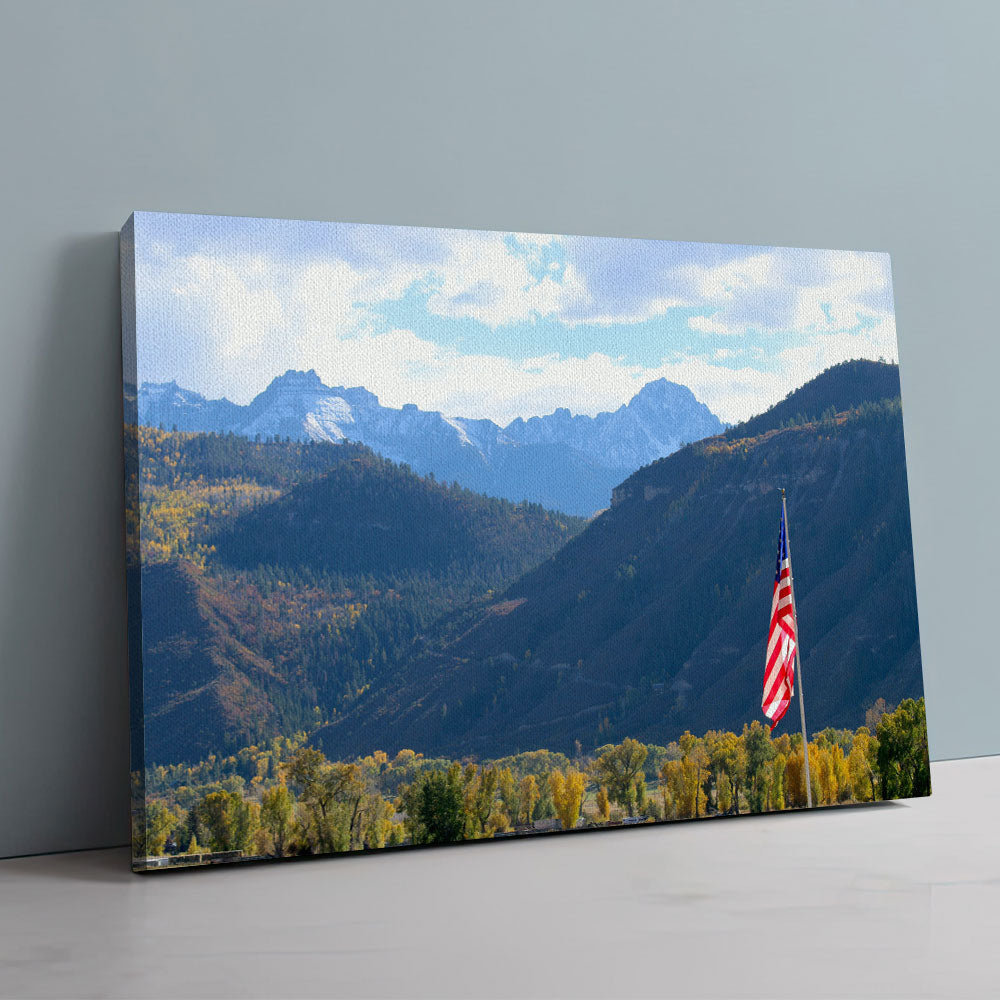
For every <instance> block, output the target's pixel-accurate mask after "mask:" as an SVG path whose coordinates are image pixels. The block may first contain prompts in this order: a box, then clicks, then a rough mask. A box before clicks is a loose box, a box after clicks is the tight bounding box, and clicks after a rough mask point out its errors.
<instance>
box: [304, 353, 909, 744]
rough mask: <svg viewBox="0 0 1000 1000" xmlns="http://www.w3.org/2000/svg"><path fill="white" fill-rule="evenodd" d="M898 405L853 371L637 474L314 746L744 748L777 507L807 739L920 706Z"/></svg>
mask: <svg viewBox="0 0 1000 1000" xmlns="http://www.w3.org/2000/svg"><path fill="white" fill-rule="evenodd" d="M886 392H890V393H892V395H890V396H889V397H886V396H885V395H884V394H885V393H886ZM896 393H898V374H897V370H896V368H895V366H891V365H881V364H874V363H871V362H849V363H846V364H844V365H840V366H837V367H836V368H833V369H831V370H829V371H828V372H826V373H824V374H823V375H821V376H819V377H818V378H817V379H815V380H813V382H810V383H809V384H807V385H806V386H804V387H803V388H802V389H801V390H799V391H798V392H797V393H794V394H792V395H791V396H790V397H789V398H788V399H786V400H785V401H783V402H782V403H780V404H778V405H777V406H776V407H774V408H773V409H772V410H771V411H769V412H768V413H767V414H764V415H763V416H761V417H759V418H756V419H755V420H753V421H750V422H748V423H747V424H746V425H744V426H743V428H742V429H741V428H734V429H732V430H730V431H729V432H727V433H725V434H724V435H721V436H720V437H717V438H710V439H707V440H705V441H702V442H699V443H697V444H694V445H691V446H689V447H687V448H685V449H682V450H681V451H679V452H677V453H675V454H674V455H671V456H669V457H668V458H665V459H662V460H660V461H658V462H655V463H653V464H652V465H650V466H647V467H646V468H644V469H642V470H640V471H639V472H637V473H636V474H635V475H633V476H631V477H630V478H629V479H628V480H626V482H624V483H623V484H622V485H621V486H620V487H619V488H618V489H617V490H616V491H615V502H614V504H613V506H612V508H611V509H610V510H608V511H607V512H605V513H604V514H602V515H601V516H600V517H599V518H597V519H595V520H594V521H593V522H591V524H590V525H589V526H588V528H587V529H586V530H585V531H584V532H583V533H582V534H581V535H579V536H578V537H577V538H575V539H574V540H573V541H571V542H569V543H568V544H567V545H566V546H565V547H564V548H563V549H561V550H560V551H559V553H558V554H557V555H556V556H555V558H554V559H551V560H548V561H546V562H545V563H544V564H542V565H540V566H539V567H538V568H537V569H535V570H534V571H532V572H529V573H528V574H526V575H525V576H524V577H523V578H522V579H520V580H519V581H517V582H516V583H515V584H513V585H512V586H511V587H510V588H509V589H508V590H507V591H506V592H505V593H504V594H503V595H502V599H501V600H498V601H497V602H495V603H494V604H492V605H490V606H489V607H486V608H484V609H481V610H473V611H471V612H470V611H465V612H464V613H462V614H457V615H455V616H454V617H452V618H450V619H448V620H447V621H445V622H444V623H442V624H441V626H440V627H439V628H438V629H437V630H436V632H435V634H434V635H433V636H432V637H430V638H429V639H428V641H427V643H426V645H425V649H424V651H423V652H422V653H421V655H419V656H418V657H416V658H414V659H413V660H412V661H407V662H405V663H403V664H401V666H400V668H399V669H398V670H396V671H394V672H390V673H387V674H386V675H385V677H384V678H383V679H382V680H381V682H380V683H379V684H378V685H374V686H373V688H372V689H371V690H370V691H369V692H367V693H366V696H365V698H363V699H362V700H361V701H360V702H359V703H358V704H357V705H356V706H354V708H353V709H352V711H351V712H350V713H348V714H347V715H345V716H344V717H342V718H340V719H338V720H336V721H335V722H334V723H333V724H332V725H329V726H326V727H325V728H324V729H322V730H321V731H320V732H319V733H318V734H317V737H316V742H317V745H320V746H322V747H323V748H324V750H325V751H326V752H327V754H328V755H329V756H331V757H334V758H335V757H341V756H344V755H347V754H349V753H351V752H352V751H353V748H356V747H358V746H368V745H379V746H382V747H384V748H385V749H386V750H387V751H390V752H391V751H393V750H395V749H398V748H399V747H404V746H406V747H413V748H415V749H418V750H421V751H423V752H425V753H433V754H446V755H456V756H457V755H460V754H463V753H474V754H479V755H481V756H487V757H488V756H495V755H500V754H505V753H515V752H518V751H520V750H527V749H531V748H535V747H538V746H546V747H549V748H551V749H553V750H562V751H568V750H570V749H571V748H572V747H573V746H574V744H575V742H576V741H579V743H580V744H582V745H583V746H584V747H592V746H597V745H600V744H602V743H605V742H608V741H609V740H615V739H624V738H625V737H629V736H630V737H634V738H637V739H641V740H647V741H650V742H665V741H667V740H670V739H675V738H677V736H678V735H679V734H680V733H681V732H682V731H683V730H684V729H691V730H693V731H706V730H709V729H712V728H726V729H732V730H736V731H738V730H739V729H740V728H741V727H742V725H743V724H744V723H745V722H749V721H750V720H753V719H755V718H759V715H760V705H759V701H760V685H761V677H762V670H763V663H764V649H765V639H766V635H767V622H768V615H769V611H770V603H771V586H772V581H773V573H774V558H775V547H776V533H777V526H778V515H779V511H780V489H781V487H785V488H786V489H787V490H788V509H789V519H790V534H791V542H792V552H793V564H794V570H795V581H796V596H797V599H798V607H799V619H800V630H801V642H802V654H803V669H804V674H805V678H806V685H807V691H808V708H809V716H810V720H811V725H812V726H813V727H815V728H823V727H826V726H845V725H846V726H849V725H853V724H855V723H856V720H857V719H858V718H859V717H863V716H864V713H865V710H866V708H867V707H869V706H870V705H871V704H872V703H874V702H875V701H876V700H877V699H878V698H879V697H884V698H886V699H887V700H890V701H894V702H897V701H900V700H902V699H903V698H906V697H918V696H919V695H920V694H921V693H922V684H921V675H920V654H919V645H918V632H917V617H916V597H915V593H914V583H913V566H912V548H911V539H910V523H909V507H908V501H907V491H906V467H905V457H904V447H903V430H902V420H901V414H900V406H899V399H898V395H896ZM784 725H785V726H788V725H789V724H788V723H787V722H786V723H784ZM792 728H794V727H792Z"/></svg>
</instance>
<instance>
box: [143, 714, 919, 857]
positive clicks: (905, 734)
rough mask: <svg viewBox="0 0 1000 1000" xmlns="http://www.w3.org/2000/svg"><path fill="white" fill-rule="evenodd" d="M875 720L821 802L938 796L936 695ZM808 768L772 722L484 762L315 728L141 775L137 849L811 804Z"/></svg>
mask: <svg viewBox="0 0 1000 1000" xmlns="http://www.w3.org/2000/svg"><path fill="white" fill-rule="evenodd" d="M865 721H866V724H865V725H863V726H860V727H858V728H857V729H856V730H853V731H852V730H849V729H833V728H829V729H825V730H823V731H821V732H819V733H817V734H816V735H815V737H814V738H813V739H811V740H810V741H809V744H808V747H807V749H806V752H807V753H808V755H809V771H810V782H811V790H812V800H813V803H814V804H815V805H837V804H841V803H849V802H870V801H877V800H881V799H891V798H899V797H910V796H920V795H927V794H929V792H930V765H929V759H928V754H927V729H926V717H925V710H924V702H923V699H922V698H921V699H919V700H914V699H906V700H905V701H903V702H902V703H901V704H900V705H899V706H898V707H897V708H895V709H894V710H889V709H888V707H887V706H886V705H885V703H884V702H883V701H881V699H880V700H879V701H878V702H876V704H875V705H874V706H872V708H871V709H870V710H869V712H868V715H867V717H866V720H865ZM805 780H806V779H805V755H804V753H803V748H802V738H801V736H800V735H798V734H788V733H785V734H782V735H781V736H778V737H777V738H775V737H773V736H772V734H771V732H770V730H769V729H767V728H766V727H765V726H762V725H761V724H760V723H759V722H757V721H754V722H752V723H750V724H749V725H745V726H744V727H743V731H742V732H741V733H739V734H737V733H732V732H723V731H715V730H713V731H710V732H708V733H705V734H704V735H703V736H700V737H697V736H694V735H692V734H691V733H690V732H685V733H684V734H683V735H682V736H681V737H680V738H679V739H677V740H676V741H674V742H671V743H670V744H668V745H667V746H665V747H663V746H656V745H652V744H645V743H640V742H639V741H637V740H634V739H625V740H623V741H622V742H621V743H618V744H609V745H606V746H603V747H599V748H597V749H596V750H594V751H593V752H592V753H590V754H583V753H582V752H580V748H579V747H577V752H576V754H575V755H574V756H572V757H570V756H567V755H566V754H562V753H558V752H553V751H548V750H537V751H531V752H527V753H522V754H517V755H514V756H511V757H506V758H503V759H500V760H494V761H487V762H482V763H479V762H475V761H465V762H463V761H450V760H445V759H440V758H434V759H428V758H424V757H423V756H422V755H421V754H418V753H415V752H414V751H412V750H401V751H400V752H399V753H397V754H396V755H395V756H394V757H389V755H388V754H386V753H384V752H382V751H376V752H375V753H372V754H370V755H368V756H365V757H361V758H358V759H356V760H353V761H330V760H327V758H326V757H325V756H324V755H323V753H322V752H321V751H320V750H317V749H315V748H314V747H311V746H309V745H308V744H307V742H306V734H305V733H304V732H303V733H299V734H297V735H296V736H294V737H291V738H285V737H277V738H275V739H274V740H272V741H271V742H270V743H269V744H268V745H266V746H255V747H248V748H245V749H244V750H241V751H240V752H239V753H238V754H234V755H231V756H229V757H225V758H219V757H214V756H213V757H210V758H208V759H207V760H206V761H202V762H200V763H198V764H195V765H174V766H171V767H156V768H151V769H150V771H149V772H148V773H147V774H146V775H145V778H144V780H139V779H138V777H137V778H136V785H135V789H134V795H135V813H134V816H133V852H134V855H135V856H136V857H137V858H147V857H161V856H164V855H173V856H175V857H178V858H183V857H190V856H192V855H204V854H205V853H209V852H238V853H239V854H242V855H245V856H251V857H285V856H290V855H307V854H327V853H331V852H341V851H355V850H365V849H375V848H382V847H386V846H398V845H403V844H442V843H453V842H456V841H463V840H478V839H482V838H485V837H497V836H503V835H510V834H516V833H531V832H536V831H540V830H548V829H563V830H572V829H577V828H581V827H594V826H609V825H615V824H622V823H637V822H656V821H665V820H679V819H688V818H700V817H707V816H721V815H735V814H738V813H745V812H746V813H762V812H771V811H776V810H783V809H789V808H800V807H802V806H804V805H805V804H806V786H805Z"/></svg>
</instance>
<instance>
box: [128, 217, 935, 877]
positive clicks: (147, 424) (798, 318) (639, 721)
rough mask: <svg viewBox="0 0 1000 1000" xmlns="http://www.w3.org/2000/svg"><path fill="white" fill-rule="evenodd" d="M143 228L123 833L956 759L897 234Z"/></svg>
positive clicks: (901, 793)
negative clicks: (927, 573)
mask: <svg viewBox="0 0 1000 1000" xmlns="http://www.w3.org/2000/svg"><path fill="white" fill-rule="evenodd" d="M121 248H122V298H123V357H124V394H125V395H124V399H125V451H126V497H127V524H126V538H127V567H128V587H129V632H130V672H131V706H132V796H133V798H132V801H133V866H134V867H135V868H136V869H137V870H145V869H161V868H172V867H177V866H189V865H203V864H215V863H226V862H234V861H241V860H248V859H264V858H287V857H299V856H305V855H322V854H334V853H340V852H351V851H371V850H379V849H384V848H400V847H409V846H415V845H429V844H448V843H455V842H460V841H469V840H479V839H483V838H503V837H512V836H529V835H536V834H541V833H547V832H555V831H575V830H584V829H593V828H602V827H608V828H613V827H623V826H631V825H634V824H647V823H665V822H669V821H676V820H683V819H710V818H713V817H720V816H730V815H738V814H747V813H762V812H774V811H781V810H800V809H810V808H812V809H817V808H821V807H826V808H830V807H836V806H840V805H843V804H848V803H857V802H872V801H876V800H883V799H892V798H899V797H909V796H922V795H927V794H929V793H930V771H929V764H928V756H927V732H926V725H925V712H924V700H923V684H922V679H921V665H920V644H919V634H918V627H917V604H916V595H915V589H914V575H913V552H912V546H911V537H910V516H909V504H908V499H907V481H906V462H905V453H904V446H903V424H902V417H901V409H900V388H899V371H898V367H897V349H896V332H895V323H894V311H893V300H892V289H891V277H890V267H889V259H888V257H887V256H886V255H885V254H882V253H869V252H859V251H832V250H806V249H788V248H775V247H761V246H742V245H717V244H699V243H678V242H666V241H655V240H638V239H610V238H597V237H580V236H551V235H537V234H528V233H514V232H509V233H504V232H483V231H465V230H449V229H424V228H411V227H398V226H386V225H346V224H338V223H326V222H294V221H282V220H272V219H248V218H221V217H208V216H198V215H171V214H158V213H145V212H139V213H136V214H135V215H133V217H132V218H131V219H130V220H129V221H128V223H127V224H126V226H125V228H124V229H123V231H122V239H121ZM554 849H557V846H555V845H554Z"/></svg>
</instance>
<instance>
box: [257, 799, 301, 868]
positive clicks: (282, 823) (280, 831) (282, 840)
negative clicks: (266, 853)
mask: <svg viewBox="0 0 1000 1000" xmlns="http://www.w3.org/2000/svg"><path fill="white" fill-rule="evenodd" d="M294 812H295V800H294V799H293V798H292V793H291V792H290V791H289V790H288V788H287V787H286V786H285V785H274V786H273V787H272V788H268V789H266V790H265V791H264V794H263V796H262V798H261V805H260V821H261V825H262V826H263V828H264V829H265V830H266V831H267V833H268V835H269V836H270V838H271V843H272V844H273V845H274V856H275V857H276V858H280V857H283V856H284V853H285V846H286V844H287V843H288V834H289V831H290V828H291V824H292V816H293V815H294Z"/></svg>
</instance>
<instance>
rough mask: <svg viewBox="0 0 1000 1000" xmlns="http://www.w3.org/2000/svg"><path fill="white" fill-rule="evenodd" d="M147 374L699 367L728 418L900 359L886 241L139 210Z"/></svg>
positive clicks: (502, 401) (599, 381) (139, 288)
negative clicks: (832, 369)
mask: <svg viewBox="0 0 1000 1000" xmlns="http://www.w3.org/2000/svg"><path fill="white" fill-rule="evenodd" d="M135 241H136V244H135V245H136V294H137V310H136V311H137V334H138V337H137V339H138V368H139V380H140V381H151V382H162V381H169V380H172V379H173V380H176V381H177V382H178V383H179V384H181V385H182V386H184V387H186V388H189V389H194V390H196V391H198V392H201V393H204V394H205V395H207V396H210V397H218V396H227V397H228V398H230V399H232V400H234V401H236V402H240V403H245V402H248V401H249V400H250V399H251V398H252V397H253V396H254V395H255V394H256V393H258V392H260V391H261V390H262V389H264V388H265V387H266V386H267V384H268V382H270V380H271V379H272V378H273V377H274V376H275V375H278V374H281V373H282V372H284V371H286V370H287V369H289V368H303V369H309V368H313V369H315V370H316V371H317V372H318V373H319V375H320V376H321V377H322V378H323V380H324V381H325V382H326V383H327V384H328V385H348V386H353V385H364V386H366V387H367V388H369V389H371V390H372V391H373V392H375V393H377V394H378V395H379V397H380V399H381V401H382V402H383V404H385V405H389V406H401V405H402V404H403V403H409V402H412V403H417V404H418V405H419V406H421V407H423V408H425V409H435V410H441V411H443V412H444V413H446V414H447V415H449V416H469V417H490V418H492V419H494V420H496V421H498V422H499V423H506V422H508V421H509V420H511V419H513V418H514V417H515V416H531V415H534V414H542V413H550V412H551V411H552V410H553V409H555V407H557V406H568V407H569V408H570V409H571V410H573V411H574V412H582V413H596V412H599V411H600V410H606V409H614V408H615V407H617V406H619V405H621V404H622V403H624V402H627V401H628V400H629V399H630V398H631V397H632V396H633V395H634V394H635V393H636V392H637V391H638V390H639V389H640V388H641V387H642V386H643V385H644V384H646V383H647V382H649V381H652V380H653V379H656V378H662V377H665V378H669V379H671V380H673V381H676V382H681V383H683V384H685V385H688V386H689V387H690V388H691V389H692V390H693V391H694V393H695V395H697V396H698V398H699V399H701V400H702V401H704V402H706V403H707V404H708V405H709V406H710V407H711V408H712V409H713V410H714V411H715V412H716V413H717V414H718V415H719V416H720V417H722V418H723V419H724V420H730V421H734V420H738V419H741V418H744V417H747V416H750V415H752V414H754V413H757V412H760V411H761V410H763V409H766V408H767V406H769V405H771V404H772V403H773V402H775V401H777V400H778V399H780V398H782V397H783V396H784V395H785V394H786V393H787V392H788V391H790V390H791V389H793V388H796V387H797V386H799V385H801V384H802V383H803V382H805V381H807V380H808V379H809V378H811V377H812V376H813V375H815V374H817V373H818V372H820V371H822V370H823V368H825V367H828V366H829V365H831V364H834V363H836V362H838V361H842V360H845V359H846V358H851V357H868V358H878V357H885V358H887V359H891V360H895V359H896V356H897V352H896V334H895V323H894V318H893V303H892V290H891V279H890V268H889V259H888V257H887V256H886V255H885V254H880V253H865V252H853V251H830V250H796V249H789V248H773V247H754V246H739V245H724V244H704V243H679V242H670V241H660V240H635V239H614V238H606V237H579V236H548V235H537V234H524V233H497V232H487V231H477V230H454V229H426V228H413V227H394V226H376V225H353V224H351V225H348V224H339V223H324V222H295V221H284V220H273V219H239V218H228V217H221V216H196V215H168V214H159V213H137V214H136V217H135Z"/></svg>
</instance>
